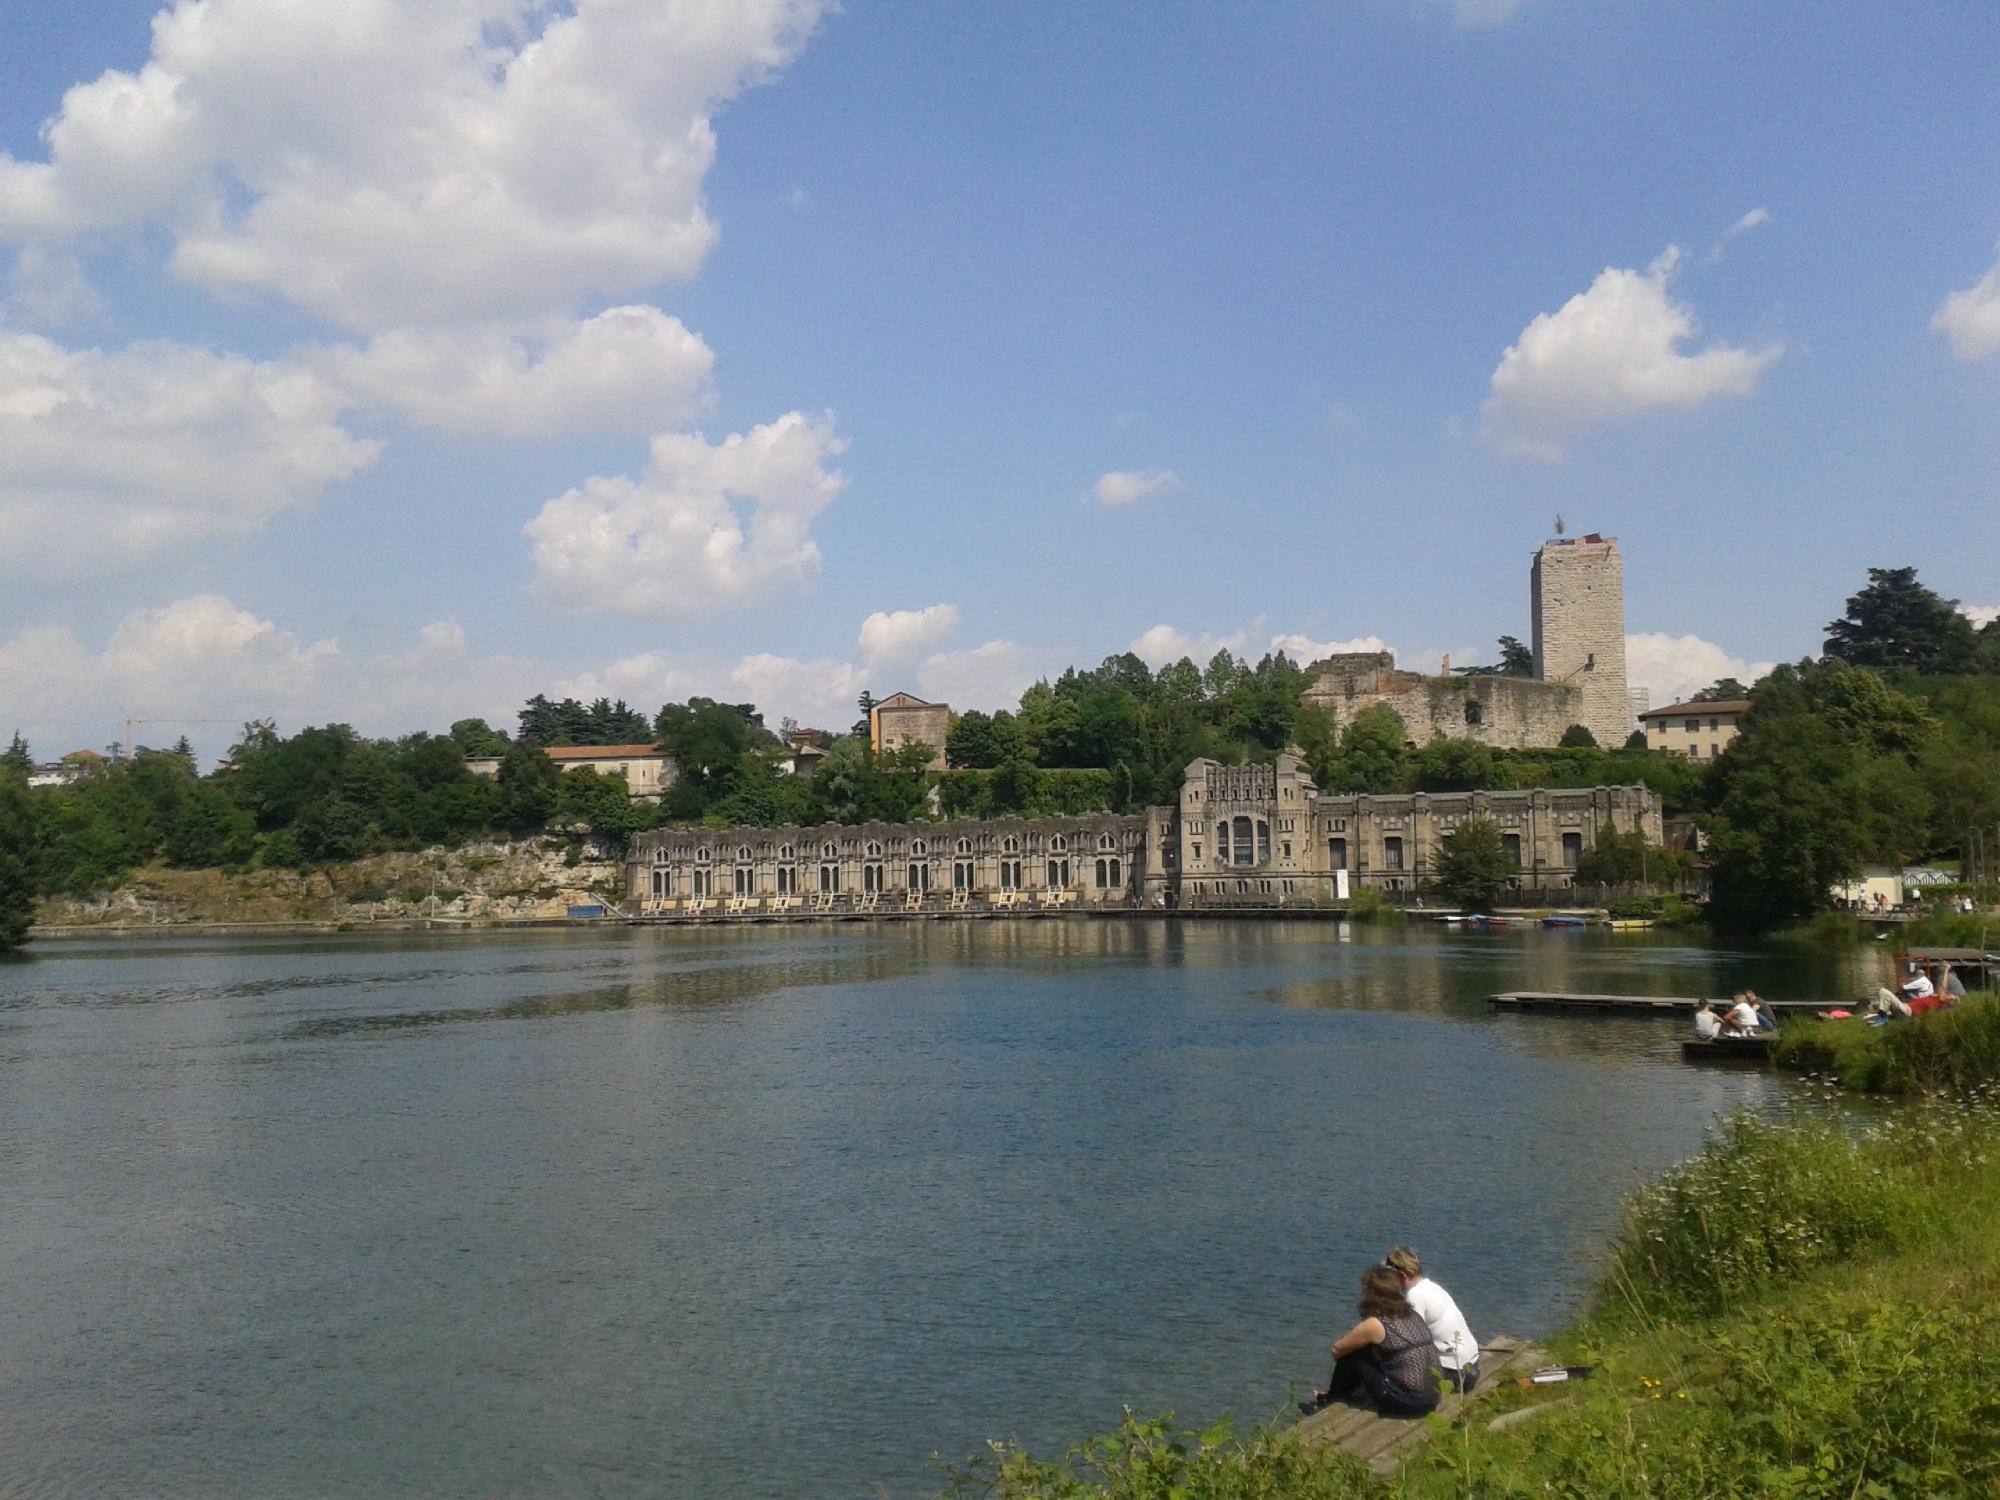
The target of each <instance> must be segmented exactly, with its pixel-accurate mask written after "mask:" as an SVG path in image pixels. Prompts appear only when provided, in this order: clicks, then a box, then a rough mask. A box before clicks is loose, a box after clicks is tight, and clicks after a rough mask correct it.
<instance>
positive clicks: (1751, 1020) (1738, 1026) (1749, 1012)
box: [1722, 993, 1757, 1036]
mask: <svg viewBox="0 0 2000 1500" xmlns="http://www.w3.org/2000/svg"><path fill="white" fill-rule="evenodd" d="M1756 1032H1757V1007H1756V1006H1755V1005H1752V1004H1751V1003H1750V996H1749V995H1748V993H1745V994H1741V995H1738V996H1737V997H1736V1003H1735V1004H1734V1005H1731V1006H1730V1007H1729V1014H1728V1015H1726V1016H1724V1017H1723V1018H1722V1034H1723V1035H1724V1036H1754V1035H1755V1034H1756Z"/></svg>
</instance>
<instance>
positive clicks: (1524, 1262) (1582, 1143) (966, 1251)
mask: <svg viewBox="0 0 2000 1500" xmlns="http://www.w3.org/2000/svg"><path fill="white" fill-rule="evenodd" d="M1344 939H1345V940H1344ZM1851 979H1852V976H1843V975H1839V974H1834V973H1826V974H1815V975H1812V976H1809V977H1804V978H1802V977H1801V976H1800V975H1799V974H1798V973H1797V971H1792V972H1790V973H1789V974H1780V973H1779V972H1778V971H1776V970H1775V969H1773V968H1771V967H1770V964H1769V961H1768V960H1766V959H1764V958H1762V957H1760V956H1759V955H1756V954H1749V953H1721V952H1715V951H1710V950H1704V949H1698V948H1689V947H1681V946H1676V945H1673V944H1671V943H1667V942H1664V941H1657V940H1641V941H1636V942H1635V941H1633V940H1630V939H1610V938H1606V937H1602V936H1599V935H1595V934H1569V933H1564V934H1548V935H1544V934H1540V933H1529V934H1525V935H1513V936H1500V935H1491V936H1483V935H1482V936H1466V935H1444V934H1433V933H1430V932H1427V931H1424V930H1419V929H1412V930H1410V931H1408V932H1404V933H1395V934H1393V935H1388V936H1384V935H1381V934H1373V933H1369V932H1366V931H1357V932H1353V933H1346V934H1344V935H1343V931H1342V930H1341V929H1337V928H1335V927H1333V926H1331V925H1328V924H1285V925H1281V924H1255V925H1249V924H1243V925H1232V924H1226V923H1217V924H1198V923H1188V924H1181V925H1165V924H1123V923H1074V922H1066V923H1025V922H1024V923H979V924H972V923H939V924H914V925H910V926H897V927H894V928H884V929H879V930H878V929H865V928H858V927H839V928H814V929H803V930H794V931H776V932H774V931H757V930H747V931H745V930H732V931H715V932H687V931H679V932H655V931H637V930H630V929H610V930H603V931H594V932H587V933H566V932H547V933H528V934H509V935H493V934H488V935H482V936H480V937H477V938H471V937H463V936H448V937H432V936H428V935H425V936H407V937H396V938H387V937H377V938H367V939H312V940H296V939H287V940H265V941H244V942H224V941H217V940H214V939H195V940H167V941H162V942H146V943H130V942H122V941H106V942H77V943H60V944H57V943H51V944H44V945H39V946H38V948H37V949H36V951H35V956H34V957H33V958H32V959H31V960H30V961H28V962H25V963H14V964H9V965H6V966H4V967H0V1139H5V1141H6V1142H7V1148H6V1150H5V1151H4V1152H0V1203H4V1205H5V1213H4V1215H0V1309H4V1312H0V1319H4V1324H0V1328H3V1329H4V1332H3V1333H0V1381H4V1385H5V1389H7V1391H8V1392H9V1399H8V1400H7V1401H6V1402H4V1403H0V1494H24V1495H60V1496H69V1495H85V1494H100V1493H119V1492H124V1493H141V1492H143V1493H162V1494H182V1495H203V1496H208V1495H218V1494H220V1495H230V1494H241V1495H257V1496H279V1495H324V1494H355V1495H360V1494H369V1495H375V1494H411V1495H415V1494H424V1495H485V1494H495V1493H503V1494H522V1493H535V1494H543V1493H589V1494H603V1495H623V1494H631V1495H640V1494H647V1495H651V1494H662V1493H669V1494H675V1495H679V1496H688V1497H697V1500H699V1497H708V1496H714V1497H722V1496H729V1497H740V1496H793V1495H801V1494H814V1495H848V1494H851V1495H875V1494H878V1493H885V1492H886V1493H889V1494H892V1495H922V1494H929V1493H931V1492H932V1491H933V1490H934V1489H935V1488H936V1476H935V1474H934V1472H933V1471H931V1470H929V1469H928V1468H927V1467H926V1463H925V1459H926V1457H927V1455H928V1454H929V1453H931V1452H932V1451H934V1450H936V1451H942V1452H943V1453H946V1454H948V1455H958V1454H963V1453H965V1452H968V1451H970V1450H971V1449H972V1448H974V1447H975V1446H977V1445H978V1443H979V1442H980V1440H981V1439H983V1438H984V1437H986V1436H989V1435H1011V1436H1017V1437H1021V1438H1025V1439H1029V1440H1032V1441H1035V1442H1037V1443H1040V1444H1043V1445H1053V1444H1060V1443H1063V1442H1066V1441H1068V1440H1070V1439H1073V1438H1074V1437H1076V1436H1078V1435H1079V1434H1080V1432H1081V1430H1083V1429H1085V1428H1087V1427H1094V1426H1101V1425H1103V1424H1105V1423H1107V1422H1109V1421H1112V1420H1114V1419H1115V1417H1116V1414H1117V1411H1118V1408H1119V1406H1120V1405H1121V1404H1130V1405H1133V1406H1135V1407H1139V1408H1142V1409H1143V1408H1148V1407H1172V1408H1174V1409H1176V1410H1179V1411H1181V1412H1184V1413H1188V1414H1191V1415H1205V1414H1208V1413H1212V1412H1217V1411H1221V1410H1224V1409H1229V1410H1233V1411H1236V1412H1238V1413H1239V1414H1242V1415H1245V1416H1257V1415H1262V1414H1264V1413H1267V1412H1270V1411H1273V1410H1275V1409H1277V1408H1278V1407H1279V1406H1280V1405H1281V1404H1282V1403H1284V1402H1285V1400H1286V1399H1287V1395H1288V1390H1289V1388H1290V1387H1292V1386H1297V1385H1302V1384H1305V1383H1308V1382H1310V1381H1311V1380H1313V1379H1315V1378H1316V1377H1317V1376H1318V1375H1319V1374H1320V1373H1322V1372H1321V1371H1320V1369H1319V1364H1320V1361H1321V1360H1322V1358H1323V1350H1324V1348H1325V1344H1326V1341H1327V1338H1328V1337H1329V1336H1330V1334H1331V1333H1332V1332H1335V1331H1337V1325H1341V1324H1342V1322H1343V1318H1344V1315H1345V1313H1346V1310H1347V1308H1348V1307H1349V1306H1350V1305H1351V1298H1352V1280H1353V1276H1354V1273H1355V1272H1356V1270H1357V1269H1358V1268H1359V1266H1360V1265H1361V1264H1363V1263H1364V1262H1366V1261H1370V1260H1373V1259H1374V1258H1376V1257H1378V1256H1379V1255H1380V1254H1381V1252H1382V1251H1383V1250H1384V1249H1385V1248H1387V1246H1388V1244H1389V1243H1390V1242H1391V1241H1395V1240H1408V1241H1410V1242H1412V1243H1415V1244H1416V1245H1417V1246H1418V1247H1419V1248H1420V1249H1421V1250H1422V1251H1423V1252H1424V1254H1425V1257H1426V1259H1427V1260H1428V1261H1430V1262H1431V1263H1432V1265H1433V1267H1434V1269H1436V1271H1437V1272H1438V1275H1439V1277H1440V1279H1441V1280H1443V1281H1445V1282H1446V1283H1447V1284H1448V1285H1449V1286H1450V1287H1451V1288H1452V1290H1453V1291H1454V1292H1455V1293H1456V1294H1457V1296H1458V1298H1459V1300H1460V1302H1461V1303H1462V1304H1463V1305H1464V1306H1465V1308H1466V1310H1467V1312H1468V1315H1469V1316H1470V1317H1471V1318H1472V1321H1473V1323H1474V1326H1475V1327H1476V1328H1478V1329H1480V1330H1481V1331H1482V1332H1499V1331H1510V1332H1516V1333H1532V1332H1537V1331H1541V1330H1544V1329H1546V1328H1548V1327H1550V1326H1551V1325H1552V1324H1554V1323H1557V1322H1559V1321H1561V1320H1562V1319H1563V1318H1564V1317H1565V1316H1567V1315H1568V1314H1569V1313H1570V1312H1571V1311H1572V1310H1573V1309H1574V1307H1575V1305H1576V1302H1577V1299H1578V1297H1579V1295H1580V1294H1581V1292H1582V1290H1583V1289H1584V1288H1585V1286H1586V1285H1587V1283H1588V1281H1589V1279H1590V1277H1591V1275H1592V1274H1593V1271H1594V1267H1595V1265H1596V1263H1597V1258H1598V1256H1599V1253H1600V1251H1601V1248H1602V1242H1603V1236H1604V1234H1605V1232H1606V1229H1607V1227H1608V1225H1609V1224H1610V1223H1611V1221H1612V1218H1613V1215H1614V1212H1615V1203H1616V1198H1617V1195H1618V1193H1619V1192H1620V1191H1621V1190H1622V1189H1623V1188H1624V1187H1626V1186H1627V1185H1629V1184H1630V1182H1632V1181H1633V1180H1634V1179H1635V1178H1636V1177H1638V1176H1640V1175H1643V1174H1646V1173H1650V1172H1652V1171H1655V1170H1657V1169H1658V1168H1659V1167H1660V1166H1662V1165H1664V1164H1666V1163H1667V1162H1669V1161H1672V1160H1675V1159H1677V1158H1679V1157H1681V1156H1683V1155H1685V1154H1687V1152H1688V1151H1689V1150H1691V1149H1693V1147H1694V1146H1695V1145H1696V1144H1697V1143H1698V1141H1699V1139H1700V1137H1701V1133H1702V1131H1703V1129H1704V1126H1705V1124H1706V1122H1707V1121H1708V1120H1709V1119H1710V1118H1711V1117H1712V1116H1713V1115H1714V1114H1715V1113H1716V1112H1717V1111H1718V1110H1724V1109H1728V1108H1731V1107H1733V1106H1735V1105H1737V1104H1740V1103H1745V1102H1757V1101H1762V1100H1766V1099H1768V1098H1770V1097H1772V1096H1773V1094H1774V1092H1775V1091H1776V1090H1777V1088H1778V1087H1779V1086H1778V1085H1777V1084H1776V1083H1775V1082H1773V1081H1772V1080H1770V1079H1769V1078H1767V1077H1764V1076H1762V1075H1758V1074H1745V1073H1731V1072H1714V1071H1707V1070H1700V1069H1692V1068H1683V1067H1681V1066H1679V1065H1678V1063H1677V1062H1676V1061H1674V1058H1673V1043H1674V1041H1675V1040H1676V1034H1675V1032H1674V1029H1673V1027H1672V1026H1671V1023H1663V1022H1659V1021H1654V1020H1624V1019H1588V1020H1583V1019H1569V1020H1564V1019H1552V1018H1545V1017H1521V1016H1493V1015H1489V1014H1488V1013H1487V1012H1486V1011H1485V1009H1484V1007H1483V1006H1482V1005H1480V1004H1479V998H1480V997H1481V996H1482V995H1484V994H1486V993H1490V992H1492V991H1495V990H1500V989H1509V988H1550V989H1563V988H1569V989H1630V990H1643V991H1646V992H1650V993H1694V992H1703V991H1705V992H1718V991H1721V990H1726V989H1728V988H1731V987H1733V986H1734V985H1738V984H1742V983H1752V984H1756V985H1757V986H1758V987H1759V988H1760V989H1762V990H1764V991H1765V992H1766V993H1769V994H1773V995H1778V994H1787V993H1791V994H1798V993H1809V992H1810V991H1808V990H1806V989H1805V988H1804V986H1805V985H1807V984H1816V985H1822V986H1827V987H1830V988H1829V989H1828V992H1835V990H1834V989H1833V988H1831V987H1838V986H1845V985H1848V984H1850V982H1851ZM1785 980H1789V985H1788V984H1787V983H1786V982H1783V981H1785ZM1840 992H1844V991H1840Z"/></svg>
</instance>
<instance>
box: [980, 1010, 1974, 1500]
mask: <svg viewBox="0 0 2000 1500" xmlns="http://www.w3.org/2000/svg"><path fill="white" fill-rule="evenodd" d="M1981 1024H1982V1025H1984V1024H1987V1023H1981ZM1892 1029H1893V1028H1892ZM1911 1029H1914V1028H1911ZM1997 1146H2000V1087H1994V1086H1990V1085H1974V1086H1972V1087H1970V1088H1968V1089H1966V1090H1964V1091H1962V1092H1960V1093H1959V1094H1958V1095H1956V1096H1953V1097H1942V1096H1938V1097H1930V1098H1926V1099H1924V1100H1922V1101H1920V1102H1918V1103H1915V1104H1913V1105H1911V1106H1909V1107H1908V1108H1905V1109H1902V1110H1899V1111H1898V1112H1897V1113H1896V1114H1895V1115H1894V1116H1893V1117H1892V1118H1890V1119H1888V1120H1886V1121H1884V1122H1882V1123H1880V1124H1878V1125H1876V1126H1873V1127H1871V1128H1869V1129H1866V1130H1860V1131H1856V1130H1851V1129H1849V1128H1847V1126H1846V1125H1845V1124H1843V1123H1842V1122H1841V1121H1840V1120H1838V1119H1835V1118H1826V1117H1817V1118H1810V1119H1808V1118H1797V1119H1782V1120H1769V1119H1758V1118H1755V1117H1752V1116H1736V1117H1734V1118H1731V1119H1729V1120H1727V1121H1725V1122H1723V1123H1722V1125H1721V1126H1720V1127H1719V1128H1718V1129H1717V1131H1716V1133H1715V1136H1714V1138H1713V1139H1712V1141H1711V1142H1710V1144H1709V1145H1708V1146H1707V1148H1706V1149H1705V1150H1703V1151H1702V1152H1701V1154H1700V1155H1698V1156H1696V1157H1695V1158H1694V1159H1693V1160H1691V1161H1689V1162H1687V1163H1685V1164H1683V1165H1682V1166H1680V1167H1677V1168H1675V1169H1673V1170H1672V1171H1670V1172H1668V1173H1667V1174H1666V1175H1665V1176H1663V1177H1662V1178H1661V1179H1660V1180H1659V1181H1657V1182H1656V1183H1654V1184H1652V1185H1651V1186H1649V1187H1647V1188H1644V1189H1642V1190H1641V1191H1639V1192H1638V1193H1635V1194H1633V1195H1632V1196H1631V1198H1629V1199H1628V1200H1627V1204H1626V1217H1625V1224H1624V1229H1623V1231H1622V1233H1621V1234H1620V1236H1619V1238H1618V1240H1617V1242H1616V1244H1615V1245H1614V1246H1613V1251H1612V1268H1611V1271H1610V1273H1609V1275H1608V1276H1607V1278H1606V1280H1605V1283H1604V1287H1603V1291H1602V1293H1601V1308H1600V1312H1599V1314H1598V1316H1596V1317H1594V1318H1593V1319H1592V1320H1591V1321H1589V1322H1587V1323H1585V1324H1584V1325H1582V1326H1581V1327H1580V1328H1578V1329H1576V1330H1573V1331H1571V1332H1570V1333H1568V1334H1565V1335H1563V1336H1562V1337H1561V1338H1560V1339H1559V1340H1557V1341H1556V1343H1555V1345H1554V1349H1555V1351H1556V1353H1557V1355H1558V1357H1561V1358H1566V1359H1571V1360H1578V1361H1584V1362H1589V1363H1592V1364H1594V1365H1596V1367H1597V1372H1596V1375H1595V1377H1594V1378H1592V1379H1590V1380H1587V1381H1583V1382H1572V1383H1570V1384H1568V1385H1565V1386H1560V1387H1553V1388H1551V1387H1535V1388H1533V1389H1530V1390H1520V1389H1514V1388H1511V1387H1509V1386H1508V1385H1506V1384H1504V1383H1503V1384H1502V1386H1501V1388H1500V1389H1499V1391H1498V1392H1497V1393H1496V1394H1493V1395H1491V1396H1489V1397H1482V1398H1481V1399H1480V1401H1479V1402H1478V1403H1476V1405H1475V1406H1474V1407H1472V1408H1468V1410H1469V1412H1471V1413H1472V1414H1473V1420H1471V1421H1469V1422H1466V1423H1462V1424H1455V1425H1454V1424H1447V1423H1445V1422H1444V1421H1443V1419H1441V1418H1432V1419H1431V1422H1430V1426H1431V1428H1432V1433H1431V1439H1430V1441H1429V1442H1428V1443H1427V1444H1425V1445H1424V1447H1423V1448H1422V1449H1421V1450H1420V1451H1419V1452H1418V1454H1417V1455H1416V1456H1415V1457H1414V1458H1413V1459H1412V1460H1411V1461H1410V1462H1409V1463H1408V1464H1406V1465H1405V1467H1403V1468H1402V1469H1401V1470H1400V1471H1398V1472H1397V1473H1395V1474H1392V1475H1390V1476H1388V1477H1387V1478H1385V1479H1378V1478H1375V1477H1373V1476H1371V1475H1369V1474H1368V1473H1367V1472H1366V1470H1365V1469H1363V1468H1362V1466H1361V1465H1360V1464H1358V1463H1357V1462H1356V1461H1355V1460H1353V1459H1352V1458H1349V1457H1348V1456H1346V1455H1345V1454H1340V1453H1337V1452H1335V1453H1329V1452H1327V1451H1326V1450H1325V1449H1321V1448H1311V1447H1307V1446H1305V1445H1303V1444H1301V1443H1300V1442H1299V1441H1298V1440H1297V1439H1296V1438H1294V1437H1292V1436H1290V1435H1288V1434H1285V1433H1282V1432H1274V1431H1271V1430H1268V1429H1259V1430H1258V1431H1257V1432H1256V1433H1255V1434H1254V1435H1253V1436H1252V1437H1250V1438H1248V1439H1244V1440H1238V1439H1237V1438H1236V1437H1235V1436H1234V1434H1233V1433H1232V1432H1231V1430H1230V1429H1229V1427H1228V1426H1227V1424H1226V1423H1224V1424H1218V1425H1217V1426H1216V1427H1215V1428H1212V1429H1210V1430H1209V1431H1208V1432H1206V1433H1200V1434H1195V1433H1189V1432H1183V1431H1178V1430H1176V1429H1175V1427H1174V1424H1173V1422H1172V1420H1171V1419H1169V1418H1160V1419H1156V1420H1153V1421H1142V1420H1140V1419H1138V1418H1136V1417H1134V1416H1132V1415H1131V1414H1130V1413H1129V1412H1128V1413H1127V1414H1126V1417H1125V1421H1124V1423H1123V1425H1122V1426H1121V1427H1120V1428H1119V1429H1118V1430H1117V1431H1115V1432H1112V1433H1107V1434H1104V1435H1102V1436H1100V1437H1096V1438H1092V1439H1090V1440H1088V1441H1087V1442H1085V1443H1082V1444H1080V1445H1078V1447H1077V1448H1075V1449H1073V1450H1071V1452H1070V1453H1068V1454H1066V1455H1064V1456H1063V1457H1062V1458H1061V1459H1058V1460H1055V1461H1053V1462H1046V1461H1042V1460H1038V1459H1036V1458H1034V1457H1032V1456H1031V1455H1029V1454H1027V1453H1025V1452H1023V1451H1021V1450H1019V1449H1017V1448H1014V1447H1011V1446H1009V1445H1004V1444H995V1445H992V1448H991V1452H990V1453H988V1454H987V1455H985V1456H984V1458H983V1460H982V1461H981V1462H980V1463H977V1464H975V1465H973V1466H971V1467H970V1468H968V1469H967V1470H964V1471H961V1472H960V1473H959V1474H957V1475H955V1476H954V1483H953V1486H952V1488H951V1489H950V1490H949V1491H948V1493H950V1494H951V1495H954V1496H960V1497H963V1496H966V1495H971V1494H980V1495H988V1496H992V1497H995V1500H1280V1497H1294V1496H1297V1497H1304V1500H1349V1497H1355V1500H1359V1497H1362V1496H1371V1497H1380V1500H1447V1497H1452V1500H1462V1497H1467V1496H1480V1497H1502V1496H1506V1497H1513V1496H1520V1497H1527V1496H1552V1495H1553V1496H1562V1497H1567V1500H1585V1497H1596V1496H1619V1497H1625V1496H1633V1497H1641V1496H1646V1497H1662V1500H1708V1497H1711V1496H1737V1495H1741V1496H1778V1497H1793V1500H1808V1497H1810V1500H1821V1497H1825V1500H1832V1497H1835V1496H1840V1497H1844V1500H1853V1497H1857V1496H1858V1497H1871V1500H1882V1497H1891V1496H1905V1495H1907V1496H1913V1497H1914V1496H1924V1497H1933V1496H1943V1497H1967V1500H1970V1497H1974V1496H1985V1497H1988V1500H1991V1497H1992V1496H1994V1495H1996V1494H2000V1441H1996V1440H1995V1437H1994V1434H1995V1433H1996V1432H2000V1236H1996V1235H1995V1234H1994V1232H1993V1225H1994V1223H1995V1222H2000V1152H1996V1150H1995V1148H1996V1147H1997ZM1527 1405H1534V1406H1538V1407H1541V1408H1543V1409H1541V1410H1539V1411H1537V1412H1536V1413H1535V1414H1534V1415H1535V1420H1534V1421H1532V1422H1530V1423H1527V1424H1525V1425H1519V1426H1514V1427H1510V1428H1508V1429H1507V1430H1505V1431H1501V1430H1497V1429H1496V1428H1495V1427H1492V1426H1488V1425H1487V1418H1488V1417H1489V1416H1490V1415H1491V1414H1492V1413H1493V1412H1495V1411H1497V1410H1507V1409H1509V1408H1519V1407H1523V1406H1527Z"/></svg>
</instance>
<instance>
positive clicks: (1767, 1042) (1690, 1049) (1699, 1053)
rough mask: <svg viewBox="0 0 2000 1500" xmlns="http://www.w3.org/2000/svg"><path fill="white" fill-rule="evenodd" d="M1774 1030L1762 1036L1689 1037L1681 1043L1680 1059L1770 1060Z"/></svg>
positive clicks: (1739, 1061)
mask: <svg viewBox="0 0 2000 1500" xmlns="http://www.w3.org/2000/svg"><path fill="white" fill-rule="evenodd" d="M1777 1039H1778V1037H1777V1033H1776V1032H1768V1031H1767V1032H1765V1033H1764V1034H1763V1035H1762V1036H1719V1037H1715V1038H1714V1039H1712V1040H1710V1039H1707V1038H1703V1037H1689V1038H1688V1039H1687V1040H1686V1041H1684V1042H1682V1043H1681V1060H1682V1061H1683V1062H1698V1063H1762V1062H1769V1061H1770V1060H1771V1044H1772V1043H1773V1042H1775V1041H1777Z"/></svg>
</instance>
